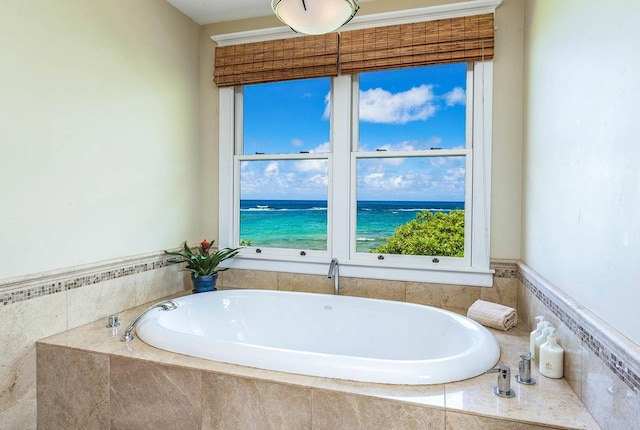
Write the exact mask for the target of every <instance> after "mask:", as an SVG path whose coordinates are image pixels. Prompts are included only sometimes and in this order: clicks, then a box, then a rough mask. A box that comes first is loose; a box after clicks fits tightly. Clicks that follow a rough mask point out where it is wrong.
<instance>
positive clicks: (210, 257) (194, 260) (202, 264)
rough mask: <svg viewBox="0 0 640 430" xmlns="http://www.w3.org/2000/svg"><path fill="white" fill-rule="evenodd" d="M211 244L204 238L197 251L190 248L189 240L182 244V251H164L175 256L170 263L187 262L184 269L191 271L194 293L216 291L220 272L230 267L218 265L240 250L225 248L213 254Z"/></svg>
mask: <svg viewBox="0 0 640 430" xmlns="http://www.w3.org/2000/svg"><path fill="white" fill-rule="evenodd" d="M211 245H213V242H209V241H208V240H207V239H204V240H203V241H202V242H200V245H198V246H197V247H196V252H194V251H192V250H191V248H189V246H188V245H187V242H185V243H184V244H183V245H182V251H180V252H170V251H164V253H165V254H166V255H171V256H173V257H175V258H170V259H169V260H167V262H168V263H170V264H175V263H186V264H187V265H186V266H185V268H184V269H183V270H185V271H188V272H191V280H192V281H193V290H192V292H193V293H202V292H205V291H215V290H216V282H217V280H218V272H222V271H225V270H227V269H228V268H227V267H223V268H219V267H218V265H219V264H220V263H221V262H222V261H224V260H227V259H229V258H232V257H235V256H236V254H238V252H239V251H240V248H224V249H220V250H218V251H217V252H216V253H213V254H212V253H211V252H210V250H211Z"/></svg>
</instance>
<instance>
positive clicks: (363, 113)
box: [360, 85, 437, 124]
mask: <svg viewBox="0 0 640 430" xmlns="http://www.w3.org/2000/svg"><path fill="white" fill-rule="evenodd" d="M432 89H433V87H432V86H431V85H420V86H419V87H414V88H411V89H410V90H408V91H403V92H399V93H395V94H393V93H390V92H389V91H386V90H383V89H382V88H372V89H369V90H366V91H360V119H361V120H362V121H368V122H374V123H382V124H406V123H408V122H412V121H425V120H427V119H429V118H430V117H432V116H433V115H435V113H436V110H437V108H436V106H435V105H434V104H433V103H432V102H433V101H434V99H435V96H434V94H433V90H432Z"/></svg>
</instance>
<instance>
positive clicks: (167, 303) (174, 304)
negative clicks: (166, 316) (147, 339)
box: [120, 300, 178, 342]
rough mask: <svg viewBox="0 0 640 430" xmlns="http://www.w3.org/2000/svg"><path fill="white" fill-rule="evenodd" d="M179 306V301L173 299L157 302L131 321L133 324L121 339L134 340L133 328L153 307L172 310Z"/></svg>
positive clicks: (125, 340) (124, 340)
mask: <svg viewBox="0 0 640 430" xmlns="http://www.w3.org/2000/svg"><path fill="white" fill-rule="evenodd" d="M177 307H178V303H177V302H174V301H173V300H165V301H164V302H160V303H156V304H155V305H152V306H149V307H148V308H147V309H145V310H144V311H143V312H142V313H141V314H140V315H138V316H137V317H136V318H135V319H134V320H133V321H132V322H131V324H129V327H127V329H126V330H125V332H124V335H122V337H121V338H120V340H121V341H123V342H129V341H130V340H132V339H133V335H132V334H131V332H132V331H133V328H134V327H135V326H136V324H138V322H139V321H140V320H141V319H142V317H143V316H145V315H146V314H148V313H149V312H151V311H152V310H153V309H155V308H160V310H163V311H172V310H174V309H176V308H177Z"/></svg>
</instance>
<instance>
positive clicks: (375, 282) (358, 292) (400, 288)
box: [340, 278, 405, 302]
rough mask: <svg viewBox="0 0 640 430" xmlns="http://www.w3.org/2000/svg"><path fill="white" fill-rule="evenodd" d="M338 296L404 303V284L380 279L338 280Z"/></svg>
mask: <svg viewBox="0 0 640 430" xmlns="http://www.w3.org/2000/svg"><path fill="white" fill-rule="evenodd" d="M340 294H341V295H345V296H357V297H367V298H371V299H383V300H396V301H400V302H404V301H405V282H403V281H386V280H382V279H364V278H340Z"/></svg>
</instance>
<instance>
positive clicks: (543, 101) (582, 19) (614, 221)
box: [522, 0, 640, 344]
mask: <svg viewBox="0 0 640 430" xmlns="http://www.w3.org/2000/svg"><path fill="white" fill-rule="evenodd" d="M525 12H526V14H525V21H526V36H525V64H526V66H525V70H526V77H525V100H526V103H525V135H524V136H525V138H524V142H525V147H524V178H523V191H524V205H523V248H522V255H523V260H524V261H525V262H526V264H528V265H529V266H530V267H531V268H533V269H534V270H536V271H537V272H538V273H540V274H541V275H542V276H544V277H546V278H547V279H548V280H549V281H551V282H552V283H553V284H555V285H556V286H558V287H559V288H560V289H562V290H563V291H564V292H566V293H567V294H569V295H570V296H572V297H573V298H575V299H576V300H577V301H578V302H580V303H582V304H583V305H584V306H585V307H587V308H588V309H590V310H591V311H593V312H594V313H596V314H597V315H598V316H599V317H601V318H602V319H603V320H605V321H606V322H608V323H609V324H611V325H612V326H613V327H615V328H616V329H618V330H619V331H620V332H621V333H622V334H624V335H626V336H627V337H628V338H629V339H631V340H632V341H633V342H635V343H636V344H640V318H638V303H640V288H638V286H639V282H640V142H639V141H638V125H639V124H640V121H639V120H640V115H639V114H638V111H639V108H638V103H639V101H640V55H638V52H639V51H638V50H639V49H640V46H639V44H638V42H639V41H640V27H639V26H638V24H637V23H638V22H640V3H639V2H634V1H624V0H616V1H609V2H601V1H599V0H554V1H550V0H528V1H527V2H526V11H525Z"/></svg>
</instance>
